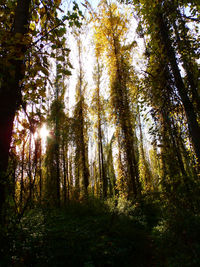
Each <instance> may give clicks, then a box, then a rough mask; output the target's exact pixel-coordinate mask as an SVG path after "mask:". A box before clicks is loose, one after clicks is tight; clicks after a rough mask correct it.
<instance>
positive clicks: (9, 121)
mask: <svg viewBox="0 0 200 267" xmlns="http://www.w3.org/2000/svg"><path fill="white" fill-rule="evenodd" d="M30 4H31V0H18V1H17V7H16V11H15V20H14V25H13V36H14V37H15V38H16V39H17V35H16V34H17V33H20V34H21V36H22V37H23V36H24V34H25V33H26V32H27V30H28V20H29V7H30ZM22 37H21V38H22ZM18 41H19V40H18ZM14 45H15V44H14ZM17 46H18V47H17V48H18V49H19V51H20V52H21V54H22V55H24V54H25V52H26V46H25V45H24V44H23V42H22V43H21V44H20V42H18V44H17ZM10 49H11V50H14V51H16V50H18V49H16V50H15V47H12V45H11V47H10ZM12 53H13V51H12ZM16 53H17V52H16ZM9 56H10V54H8V58H3V59H1V63H0V65H1V66H0V68H1V69H2V74H3V79H2V82H1V85H0V151H1V153H0V220H1V221H2V222H3V206H4V203H5V199H6V186H7V183H8V178H7V174H6V171H7V167H8V157H9V149H10V143H11V136H12V130H13V121H14V117H15V113H16V110H17V109H18V106H19V105H20V103H21V88H20V85H19V82H20V81H21V80H22V79H23V77H24V61H23V60H21V59H20V60H17V59H15V58H17V55H14V56H13V58H12V59H9Z"/></svg>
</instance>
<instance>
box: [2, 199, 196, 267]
mask: <svg viewBox="0 0 200 267" xmlns="http://www.w3.org/2000/svg"><path fill="white" fill-rule="evenodd" d="M168 204H169V203H168ZM168 204H166V203H164V202H162V199H160V198H158V197H157V198H156V197H155V196H145V197H143V199H140V201H135V202H134V203H133V202H131V201H127V200H125V199H118V200H117V201H116V200H115V199H109V200H107V201H105V202H103V201H100V200H97V199H94V198H90V199H89V200H88V201H85V202H83V203H78V202H71V203H69V204H68V205H67V206H66V207H63V208H59V209H56V208H47V207H40V208H34V209H31V210H29V211H27V212H26V213H25V214H24V216H23V217H22V219H21V221H20V222H19V223H15V222H14V220H13V221H12V222H10V224H9V225H7V229H1V230H2V233H3V235H2V236H1V242H3V243H2V244H3V246H2V248H1V254H2V257H1V259H0V266H3V267H4V266H5V267H7V266H54V267H56V266H72V267H73V266H83V267H89V266H90V267H92V266H97V267H98V266H123V267H124V266H136V267H140V266H141V267H142V266H174V267H175V266H177V267H178V266H199V263H200V261H199V259H200V245H199V244H200V216H199V215H198V214H194V213H192V212H191V213H190V212H188V211H187V213H186V211H184V210H178V211H177V210H176V211H174V214H172V211H170V213H169V211H168V209H167V205H168Z"/></svg>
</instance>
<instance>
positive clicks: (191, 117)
mask: <svg viewBox="0 0 200 267" xmlns="http://www.w3.org/2000/svg"><path fill="white" fill-rule="evenodd" d="M157 23H158V25H159V29H160V35H161V39H162V42H163V44H164V47H165V49H166V52H167V56H168V59H169V63H170V65H171V69H172V73H173V76H174V80H175V85H176V87H177V90H178V92H179V95H180V97H181V101H182V103H183V106H184V110H185V114H186V117H187V123H188V128H189V133H190V137H191V140H192V144H193V148H194V151H195V154H196V157H197V159H198V160H200V138H199V137H200V127H199V124H198V122H197V116H196V113H195V109H194V106H193V104H192V102H191V101H190V99H189V96H188V93H187V89H186V87H185V84H184V82H183V79H182V77H181V74H180V70H179V67H178V64H177V60H176V55H175V51H174V48H173V46H172V42H171V39H170V35H169V29H168V28H167V24H166V22H165V20H164V18H163V15H162V14H161V13H158V15H157Z"/></svg>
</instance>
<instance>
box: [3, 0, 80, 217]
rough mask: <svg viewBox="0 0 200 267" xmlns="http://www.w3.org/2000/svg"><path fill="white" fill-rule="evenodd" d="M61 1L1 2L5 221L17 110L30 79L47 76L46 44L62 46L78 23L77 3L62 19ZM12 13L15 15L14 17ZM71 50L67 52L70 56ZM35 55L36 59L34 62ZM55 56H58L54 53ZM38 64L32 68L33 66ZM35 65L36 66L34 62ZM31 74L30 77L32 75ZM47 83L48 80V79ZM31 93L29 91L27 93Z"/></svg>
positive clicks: (23, 100)
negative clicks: (67, 24)
mask: <svg viewBox="0 0 200 267" xmlns="http://www.w3.org/2000/svg"><path fill="white" fill-rule="evenodd" d="M60 2H61V1H60V0H58V1H49V2H48V3H47V2H46V1H31V0H16V1H11V2H9V3H7V1H1V4H0V10H1V12H2V14H3V20H2V21H3V22H1V24H0V27H1V44H0V72H1V77H0V150H1V155H0V216H1V218H3V217H4V216H3V205H4V203H5V199H6V185H7V183H9V181H8V176H7V174H6V171H7V167H8V158H9V149H10V144H11V136H12V130H13V121H14V117H15V114H16V111H17V110H18V109H19V107H20V106H21V105H23V106H25V102H26V101H25V99H26V97H27V96H28V95H29V93H28V92H27V91H28V90H27V87H26V84H28V82H27V81H28V77H29V76H30V77H31V76H32V75H34V77H35V76H36V75H37V74H38V73H40V72H42V73H44V75H45V76H46V77H47V76H48V70H47V64H46V63H47V55H48V56H49V53H48V51H47V49H45V51H44V52H43V53H42V52H41V50H42V49H43V48H44V46H45V44H47V43H49V42H50V44H51V45H52V46H54V47H59V46H61V45H62V43H63V41H64V39H63V38H60V39H59V40H58V39H55V36H59V37H62V36H63V35H64V33H65V27H64V23H63V22H64V21H65V20H69V21H71V24H73V22H75V23H76V24H77V25H78V24H79V22H78V6H77V4H76V3H75V4H74V12H73V13H72V14H70V12H69V13H68V16H64V17H63V18H62V19H59V18H58V13H57V8H59V5H60ZM10 14H14V15H11V16H10ZM68 51H69V50H66V52H67V53H68ZM31 56H33V57H34V59H35V60H34V59H33V61H31ZM52 56H54V55H53V54H52ZM34 61H35V62H36V64H35V65H34V68H31V69H29V63H31V62H34ZM31 64H32V63H31ZM29 74H30V75H29ZM44 80H45V79H44ZM41 81H42V80H40V82H39V80H38V82H37V80H35V82H34V83H32V85H34V87H35V90H36V88H37V87H39V84H38V83H40V86H41ZM26 90H27V91H26Z"/></svg>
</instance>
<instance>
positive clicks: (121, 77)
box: [95, 1, 140, 196]
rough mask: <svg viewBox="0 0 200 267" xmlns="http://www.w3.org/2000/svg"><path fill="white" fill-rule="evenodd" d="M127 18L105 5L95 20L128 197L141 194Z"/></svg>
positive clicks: (115, 8) (112, 6) (98, 45)
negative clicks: (135, 138) (131, 94)
mask: <svg viewBox="0 0 200 267" xmlns="http://www.w3.org/2000/svg"><path fill="white" fill-rule="evenodd" d="M127 23H128V21H127V18H126V17H125V15H123V14H120V13H119V11H118V9H117V6H116V5H115V4H110V5H109V4H108V3H107V1H102V5H101V7H100V13H99V15H97V18H96V26H95V42H96V47H97V49H98V50H99V53H100V54H102V55H103V54H105V55H106V61H107V67H108V73H109V79H110V97H111V105H112V108H113V110H114V112H113V115H114V118H115V124H116V126H117V127H119V130H118V135H120V138H119V149H122V150H123V158H121V164H122V165H124V166H123V169H124V170H125V173H124V175H125V176H126V177H127V184H128V188H127V189H128V191H129V192H128V195H129V196H131V195H134V196H136V195H138V194H140V182H139V173H138V162H137V160H136V155H135V150H134V132H133V124H132V120H131V117H132V114H131V111H130V101H129V88H128V82H129V78H130V76H129V70H130V62H129V59H130V49H131V47H133V46H134V44H135V43H134V42H133V43H132V44H130V45H127V46H123V45H122V42H123V40H124V36H125V33H126V32H127Z"/></svg>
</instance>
